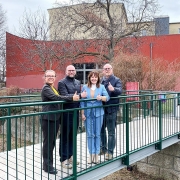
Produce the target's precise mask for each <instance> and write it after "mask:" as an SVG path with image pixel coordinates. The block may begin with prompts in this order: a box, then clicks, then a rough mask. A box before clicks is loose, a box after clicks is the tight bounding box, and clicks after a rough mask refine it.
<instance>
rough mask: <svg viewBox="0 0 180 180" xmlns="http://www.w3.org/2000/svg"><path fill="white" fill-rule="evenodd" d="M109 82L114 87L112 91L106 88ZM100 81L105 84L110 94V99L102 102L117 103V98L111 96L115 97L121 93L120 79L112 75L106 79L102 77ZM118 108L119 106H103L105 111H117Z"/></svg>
mask: <svg viewBox="0 0 180 180" xmlns="http://www.w3.org/2000/svg"><path fill="white" fill-rule="evenodd" d="M109 82H110V83H111V85H112V86H113V87H114V91H109V89H108V85H109ZM101 83H102V84H103V85H104V86H105V88H106V90H107V92H108V94H109V96H110V100H109V101H107V102H104V103H103V104H104V105H109V104H118V103H119V98H115V99H112V97H117V96H119V95H121V93H122V83H121V80H120V79H119V78H118V77H116V76H114V75H112V76H110V77H109V78H108V79H104V78H103V79H102V81H101ZM118 108H119V106H109V107H107V108H105V113H113V112H117V111H118Z"/></svg>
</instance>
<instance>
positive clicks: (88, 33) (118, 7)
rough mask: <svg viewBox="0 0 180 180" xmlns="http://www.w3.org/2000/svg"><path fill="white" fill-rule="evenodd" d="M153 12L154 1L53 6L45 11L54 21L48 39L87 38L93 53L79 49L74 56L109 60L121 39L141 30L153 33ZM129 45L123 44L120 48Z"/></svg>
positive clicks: (104, 0) (107, 0)
mask: <svg viewBox="0 0 180 180" xmlns="http://www.w3.org/2000/svg"><path fill="white" fill-rule="evenodd" d="M157 10H158V4H157V1H156V0H131V1H129V0H122V1H120V0H118V1H116V0H96V1H95V2H94V3H89V2H88V1H84V0H83V1H72V2H71V4H70V5H68V6H66V5H62V4H57V8H54V9H50V10H49V15H50V17H51V19H53V20H54V23H53V26H52V28H51V39H52V40H54V39H58V38H59V39H63V40H74V39H75V40H77V39H83V40H84V43H86V42H87V41H86V40H87V39H91V44H90V46H93V47H95V51H90V50H89V49H86V50H83V51H82V50H81V51H80V50H79V51H78V53H77V55H80V56H83V55H88V56H90V55H92V56H96V57H98V58H101V59H102V60H109V61H111V60H113V58H114V57H115V55H116V51H115V49H116V48H117V47H119V44H120V43H121V40H122V39H123V38H125V37H130V36H138V35H141V31H142V30H147V31H149V33H151V34H153V32H152V29H153V22H152V20H153V17H154V15H155V14H156V11H157ZM57 29H58V31H57ZM93 40H94V41H93ZM73 43H74V42H73ZM88 43H89V41H88ZM130 45H131V43H130V42H126V44H125V45H124V47H126V48H127V47H130ZM79 49H80V48H79Z"/></svg>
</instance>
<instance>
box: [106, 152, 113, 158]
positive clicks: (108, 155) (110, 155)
mask: <svg viewBox="0 0 180 180" xmlns="http://www.w3.org/2000/svg"><path fill="white" fill-rule="evenodd" d="M112 158H113V156H112V154H108V153H107V154H106V157H105V159H106V160H110V159H112Z"/></svg>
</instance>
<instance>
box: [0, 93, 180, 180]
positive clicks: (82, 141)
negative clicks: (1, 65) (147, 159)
mask: <svg viewBox="0 0 180 180" xmlns="http://www.w3.org/2000/svg"><path fill="white" fill-rule="evenodd" d="M161 95H163V98H162V96H161ZM118 98H119V104H116V105H113V106H118V108H119V111H118V114H117V126H116V139H117V141H116V147H115V150H114V154H113V159H111V160H108V161H107V160H106V159H105V155H102V156H100V157H99V161H100V162H99V163H98V164H96V165H94V164H87V158H88V151H87V137H86V133H85V132H84V130H83V128H82V127H83V122H82V121H81V119H79V121H80V122H79V125H80V127H81V128H80V129H77V128H76V127H77V121H76V119H77V116H78V113H79V111H81V110H82V108H76V109H69V110H58V111H51V112H41V107H42V105H44V104H51V103H53V104H62V103H65V102H61V101H59V102H46V103H45V102H32V103H25V102H23V103H15V104H4V105H0V112H1V115H0V116H1V117H0V128H1V129H0V139H1V144H2V145H1V149H0V151H1V152H2V153H4V154H3V158H2V157H1V160H2V161H0V167H3V166H5V167H6V168H5V169H3V170H2V172H1V174H2V175H1V177H0V179H13V178H14V179H18V178H19V179H20V176H21V177H23V179H26V178H27V179H28V178H32V179H35V177H37V176H38V177H39V178H40V179H43V178H46V179H51V175H50V174H48V173H46V174H45V173H44V172H43V169H42V146H41V144H42V133H41V123H40V120H41V117H42V115H44V114H54V113H56V114H57V113H61V114H62V113H64V112H66V113H73V134H72V139H73V169H72V171H71V170H65V169H64V168H63V167H62V164H60V162H59V144H58V145H56V146H55V150H54V152H55V153H54V155H53V158H54V164H55V168H57V169H58V171H59V172H58V174H57V175H56V177H57V179H76V178H77V177H79V176H81V175H83V174H85V173H88V172H90V171H93V170H94V169H98V168H100V167H102V166H104V165H106V164H109V163H111V162H113V161H115V160H117V159H119V160H121V161H122V163H123V164H124V165H129V161H130V159H129V156H130V155H131V154H133V153H135V152H137V151H140V150H142V149H145V148H147V147H149V146H152V145H154V147H155V149H159V150H161V149H162V142H163V141H164V140H166V139H168V138H171V137H173V136H178V135H179V134H180V107H179V104H178V102H179V98H180V97H179V93H171V92H170V93H159V92H158V93H157V94H152V93H150V94H143V95H131V96H129V95H127V96H126V95H123V96H119V97H118ZM86 101H89V100H86ZM108 106H112V105H108ZM108 106H104V108H105V107H108ZM97 108H99V107H98V106H97V107H85V108H83V109H84V110H85V109H95V111H96V109H97ZM63 121H66V120H63ZM60 129H61V128H60ZM77 133H78V135H76V134H77ZM63 135H64V136H66V133H64V134H63ZM52 136H53V135H52ZM57 139H58V137H57ZM39 144H40V145H39ZM39 147H40V148H39ZM22 152H23V154H22ZM2 153H0V155H1V154H2ZM13 153H14V154H13ZM12 157H14V162H12V161H13V160H11V158H12ZM77 161H79V165H76V164H77ZM12 163H13V165H14V171H13V172H15V173H12V172H11V171H12V168H11V164H12ZM30 169H31V173H30ZM20 174H21V175H20ZM3 175H4V176H3ZM55 179H56V178H55Z"/></svg>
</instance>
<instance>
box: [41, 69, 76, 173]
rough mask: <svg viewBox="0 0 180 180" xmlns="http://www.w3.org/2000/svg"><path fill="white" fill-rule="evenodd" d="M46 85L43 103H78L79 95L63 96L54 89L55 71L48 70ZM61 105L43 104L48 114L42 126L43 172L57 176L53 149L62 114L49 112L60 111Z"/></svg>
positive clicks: (43, 118) (43, 110)
mask: <svg viewBox="0 0 180 180" xmlns="http://www.w3.org/2000/svg"><path fill="white" fill-rule="evenodd" d="M44 78H45V84H44V86H43V88H42V91H41V98H42V102H51V101H64V100H65V101H78V100H79V95H77V94H76V93H74V94H72V95H68V96H61V95H59V93H58V92H57V90H56V89H55V88H54V82H55V79H56V73H55V71H53V70H47V71H46V72H45V75H44ZM59 109H60V106H59V104H52V103H51V104H43V105H42V112H47V113H46V114H43V115H42V116H41V126H42V132H43V152H42V156H43V170H44V171H45V172H48V173H49V174H57V170H56V169H55V168H54V167H53V149H54V147H55V143H56V136H57V133H58V130H59V119H60V113H51V114H48V111H56V110H59Z"/></svg>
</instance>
